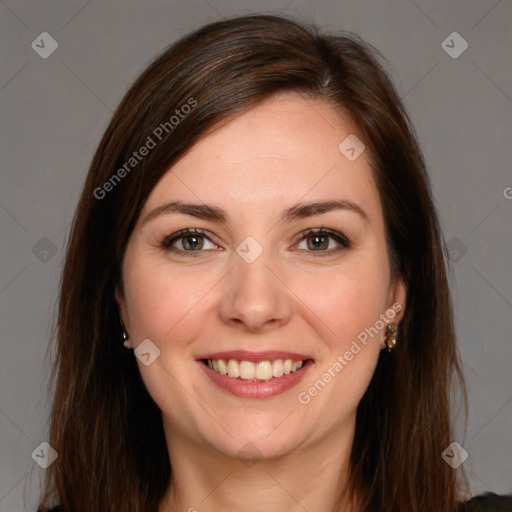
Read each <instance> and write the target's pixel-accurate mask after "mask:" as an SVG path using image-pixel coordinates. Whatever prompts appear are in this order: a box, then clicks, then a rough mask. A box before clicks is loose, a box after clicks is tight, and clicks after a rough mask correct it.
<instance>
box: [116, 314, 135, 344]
mask: <svg viewBox="0 0 512 512" xmlns="http://www.w3.org/2000/svg"><path fill="white" fill-rule="evenodd" d="M119 323H120V324H121V329H122V330H123V334H122V336H123V345H124V348H127V349H128V350H129V349H131V348H133V345H132V342H131V341H130V336H128V334H127V333H126V330H125V328H124V325H123V321H122V320H121V316H119Z"/></svg>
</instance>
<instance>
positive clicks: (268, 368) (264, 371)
mask: <svg viewBox="0 0 512 512" xmlns="http://www.w3.org/2000/svg"><path fill="white" fill-rule="evenodd" d="M256 378H257V379H260V380H269V379H271V378H272V365H271V364H270V361H260V362H259V363H258V364H257V365H256Z"/></svg>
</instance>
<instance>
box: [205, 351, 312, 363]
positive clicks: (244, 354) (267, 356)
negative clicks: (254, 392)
mask: <svg viewBox="0 0 512 512" xmlns="http://www.w3.org/2000/svg"><path fill="white" fill-rule="evenodd" d="M197 359H198V360H201V359H212V360H213V359H235V360H236V361H252V362H253V363H258V362H260V361H275V360H276V359H292V360H293V361H305V360H306V359H312V357H311V356H308V355H305V354H299V353H297V352H285V351H282V350H266V351H264V352H249V351H247V350H229V351H224V352H214V353H212V354H206V355H204V356H201V357H198V358H197Z"/></svg>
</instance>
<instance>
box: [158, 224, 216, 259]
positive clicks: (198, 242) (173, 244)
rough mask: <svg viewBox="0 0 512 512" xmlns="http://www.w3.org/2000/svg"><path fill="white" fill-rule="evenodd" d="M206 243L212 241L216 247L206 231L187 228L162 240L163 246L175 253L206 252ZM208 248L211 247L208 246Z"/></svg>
mask: <svg viewBox="0 0 512 512" xmlns="http://www.w3.org/2000/svg"><path fill="white" fill-rule="evenodd" d="M205 243H210V244H212V245H213V246H214V247H216V246H215V244H213V242H211V241H210V239H209V238H208V237H207V236H206V234H205V233H204V231H201V230H196V229H193V230H191V229H188V228H187V229H182V230H181V231H179V232H178V233H174V234H173V235H171V236H168V237H167V238H166V239H165V240H164V241H163V242H162V247H164V248H165V249H167V250H169V251H172V252H174V253H187V252H188V253H194V252H204V251H203V249H204V248H205ZM180 245H181V247H180ZM206 249H209V248H208V247H206ZM193 256H196V254H193Z"/></svg>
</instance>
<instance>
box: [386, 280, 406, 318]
mask: <svg viewBox="0 0 512 512" xmlns="http://www.w3.org/2000/svg"><path fill="white" fill-rule="evenodd" d="M406 300H407V286H406V284H405V282H404V279H403V277H402V276H400V275H398V276H396V277H395V279H394V281H393V283H392V284H391V287H390V296H389V302H388V309H389V308H390V309H392V310H393V311H395V315H394V318H393V320H392V321H393V322H395V323H399V322H401V321H402V318H403V317H404V312H405V302H406Z"/></svg>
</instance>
